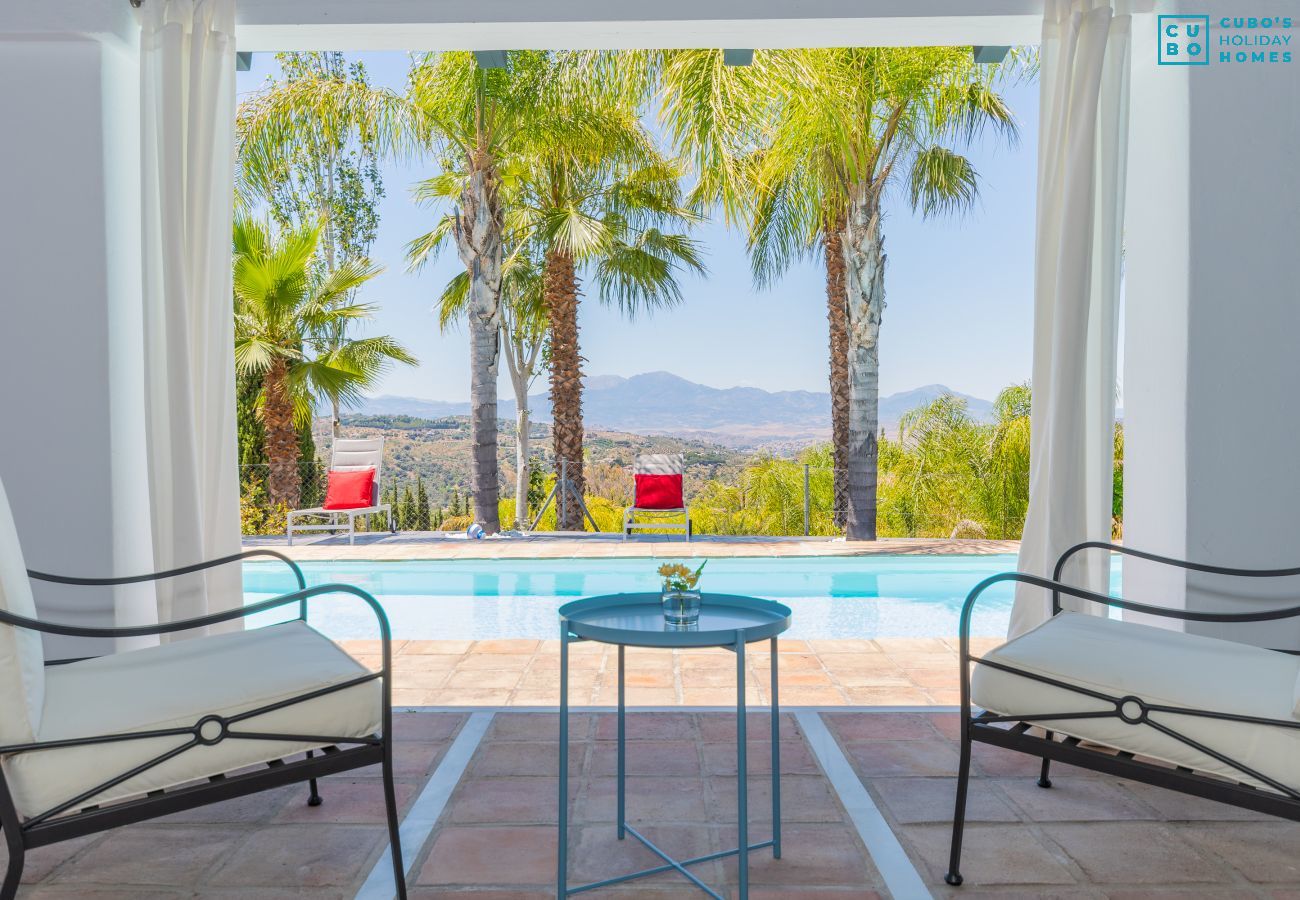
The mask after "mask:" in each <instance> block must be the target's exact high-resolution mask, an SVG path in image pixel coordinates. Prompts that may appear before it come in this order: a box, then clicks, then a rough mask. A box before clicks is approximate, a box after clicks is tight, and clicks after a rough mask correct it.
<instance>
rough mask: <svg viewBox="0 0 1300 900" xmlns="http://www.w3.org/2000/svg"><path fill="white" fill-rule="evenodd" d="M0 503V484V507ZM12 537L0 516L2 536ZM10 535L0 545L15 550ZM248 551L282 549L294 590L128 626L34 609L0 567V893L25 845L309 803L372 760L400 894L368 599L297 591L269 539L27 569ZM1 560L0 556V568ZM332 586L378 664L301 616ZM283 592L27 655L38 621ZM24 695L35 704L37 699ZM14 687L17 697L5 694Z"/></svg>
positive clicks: (388, 745)
mask: <svg viewBox="0 0 1300 900" xmlns="http://www.w3.org/2000/svg"><path fill="white" fill-rule="evenodd" d="M5 505H7V504H4V497H3V493H0V512H4V511H6V510H4V508H3V507H4V506H5ZM0 518H3V519H7V518H8V516H0ZM7 524H9V523H8V522H0V526H3V525H7ZM6 531H8V534H6ZM12 534H13V532H12V528H10V529H5V528H3V527H0V544H5V543H6V538H7V537H9V536H12ZM14 544H16V541H15V542H14V543H10V544H9V546H7V547H0V550H10V551H12V549H13V547H14ZM254 556H269V557H274V558H277V559H280V560H283V561H284V562H285V563H286V564H287V565H288V566H289V567H290V569H291V570H292V571H293V574H294V576H295V578H296V580H297V585H298V589H297V590H295V591H293V592H292V593H288V594H284V595H282V596H279V597H274V598H271V599H268V600H264V601H261V602H259V603H256V604H253V605H249V606H243V607H241V608H238V609H233V610H229V611H226V612H220V613H214V614H212V615H207V616H200V617H197V618H192V619H185V620H181V621H176V622H163V623H159V624H157V625H145V626H138V627H124V628H87V627H82V626H73V625H63V624H56V623H52V622H44V621H40V620H38V619H36V618H35V617H34V607H33V606H32V605H31V602H30V589H29V586H28V585H25V584H20V583H19V579H18V578H16V577H15V575H16V573H15V572H14V571H13V569H12V567H9V568H8V571H0V677H3V678H4V679H5V680H6V681H10V683H11V686H12V685H17V686H19V688H20V691H19V692H18V693H15V692H13V691H10V692H8V693H6V692H4V691H0V709H2V708H3V707H5V706H8V707H9V710H8V712H9V713H12V715H4V716H3V717H0V763H2V764H0V830H3V832H4V838H5V842H6V844H7V846H8V851H9V864H8V869H7V871H6V873H5V877H4V881H3V884H2V885H0V900H9V898H12V897H14V896H15V894H16V892H17V889H18V883H19V880H20V878H21V876H22V871H23V862H24V855H25V853H26V851H27V850H28V849H32V848H35V847H40V846H44V845H47V844H53V843H56V842H59V841H64V840H68V839H71V838H75V837H79V836H82V835H86V834H92V833H96V832H100V831H104V830H106V829H110V828H115V827H117V826H120V825H127V824H130V823H133V822H140V821H144V820H147V819H152V818H156V817H158V816H163V815H167V814H170V813H174V812H178V811H180V810H185V809H191V808H194V807H198V806H203V805H206V804H209V803H216V802H219V801H222V800H229V799H231V798H234V797H241V796H244V795H247V794H253V793H257V792H260V791H265V790H270V789H272V788H276V787H280V786H283V785H287V784H293V783H297V782H303V781H305V782H308V784H309V786H310V791H309V799H308V803H309V804H310V805H312V806H315V805H319V804H320V802H321V798H320V794H319V792H318V790H317V782H316V780H317V779H318V778H320V777H322V776H325V775H332V774H336V773H339V772H345V771H349V770H354V769H359V768H363V767H366V766H371V765H375V764H378V765H379V766H380V768H381V772H382V780H383V790H384V801H385V806H386V810H387V820H388V833H389V846H390V851H391V855H392V864H393V873H394V876H395V883H396V886H397V894H398V896H399V897H401V898H405V896H406V886H405V877H404V874H405V873H404V867H403V864H402V853H401V845H400V841H399V838H398V818H397V805H396V800H395V795H394V786H393V748H392V700H391V690H392V689H391V671H392V669H391V666H392V656H391V649H390V634H389V626H388V620H387V617H386V616H385V614H384V610H383V608H382V607H381V606H380V605H379V602H378V601H377V600H376V599H375V598H374V597H372V596H371V595H370V594H368V593H367V592H365V591H363V590H361V589H360V588H357V587H354V586H352V585H347V584H323V585H317V586H314V587H310V588H309V587H307V586H306V580H305V579H304V577H303V573H302V570H301V569H300V568H299V567H298V566H297V565H296V564H295V563H294V562H293V561H292V560H290V559H288V558H287V557H285V556H283V555H281V554H279V553H276V552H274V551H271V550H250V551H247V552H244V553H239V554H236V555H233V556H227V557H224V558H222V559H216V560H211V561H209V562H204V563H199V564H196V565H191V566H185V567H183V568H178V569H173V570H170V571H166V572H158V573H154V574H150V575H137V576H128V577H124V578H79V577H68V576H59V575H51V574H48V573H44V572H33V571H27V572H25V573H23V574H25V575H26V576H29V577H30V578H31V579H35V580H40V581H49V582H55V583H59V584H70V585H97V586H108V585H121V584H132V583H140V582H148V581H156V580H159V579H163V578H171V577H175V576H178V575H184V574H188V573H192V572H198V571H201V570H203V569H208V568H212V567H214V566H220V565H225V564H230V563H236V562H239V561H242V560H244V559H247V558H249V557H254ZM13 558H14V557H13V555H12V553H9V554H5V553H0V569H4V568H5V565H4V564H5V562H6V560H8V561H12V560H13ZM21 581H22V582H25V581H26V579H25V578H22V579H21ZM23 587H28V593H27V594H25V595H24V594H23ZM328 594H348V595H351V596H354V597H357V598H359V599H360V600H361V601H362V602H364V603H365V604H367V605H368V606H369V607H370V609H371V610H372V611H373V612H374V614H375V618H376V621H377V623H378V626H379V632H380V638H381V642H382V651H383V656H382V667H381V669H380V670H379V671H378V672H371V671H368V670H367V669H365V668H364V667H362V666H361V665H360V664H359V663H357V662H356V661H355V660H353V659H352V658H351V657H349V656H348V655H347V654H346V653H344V652H343V651H342V650H341V649H340V648H339V647H338V646H337V645H335V644H333V642H331V641H329V639H328V638H326V637H324V636H323V635H321V634H320V633H319V632H317V631H315V630H314V629H312V628H310V626H308V625H307V622H306V618H307V608H308V604H309V603H310V601H311V600H312V599H314V598H316V597H320V596H324V595H328ZM295 604H296V605H297V607H298V615H297V617H296V618H294V619H292V620H290V621H288V622H284V623H278V624H275V625H269V626H266V627H263V628H257V629H252V630H247V631H242V632H238V633H231V634H220V635H214V636H210V637H199V638H194V639H192V640H188V641H181V642H177V643H170V644H164V645H160V646H157V647H149V648H146V649H143V650H136V651H130V652H126V653H120V654H114V655H112V656H104V657H91V658H88V659H82V660H72V661H59V662H45V661H44V660H43V659H42V660H36V662H39V663H40V668H39V669H37V668H36V667H35V666H34V656H33V654H34V651H33V648H34V647H35V648H39V647H40V641H39V634H41V633H45V634H59V635H69V636H75V637H90V638H123V637H140V636H147V635H163V634H175V633H177V632H182V631H187V630H192V629H197V628H205V627H208V626H211V625H218V624H221V623H225V622H231V621H234V620H237V619H241V618H244V617H246V616H250V615H254V614H256V613H261V612H266V611H268V610H275V609H280V608H283V607H286V606H292V605H295ZM22 635H37V639H36V640H35V642H31V641H28V640H26V639H25V638H23V637H22ZM15 648H16V650H15ZM35 652H39V649H37V650H36V651H35ZM6 670H8V671H6ZM214 676H220V677H214ZM36 699H39V700H41V701H42V702H40V703H38V704H35V705H33V703H32V701H33V700H36ZM24 700H26V701H27V702H26V705H25V707H21V708H20V707H19V706H17V705H16V704H21V703H22V702H23V701H24ZM24 732H26V733H24Z"/></svg>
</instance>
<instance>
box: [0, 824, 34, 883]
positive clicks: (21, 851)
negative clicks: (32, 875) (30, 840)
mask: <svg viewBox="0 0 1300 900" xmlns="http://www.w3.org/2000/svg"><path fill="white" fill-rule="evenodd" d="M5 830H6V831H9V829H8V828H6V829H5ZM6 843H7V844H8V845H9V867H8V868H7V869H5V880H4V884H3V885H2V886H0V900H14V898H15V897H17V896H18V883H19V882H20V881H22V878H23V862H24V856H25V855H26V852H27V850H26V848H25V847H24V846H23V839H22V837H21V836H20V835H18V834H13V833H11V834H9V835H6Z"/></svg>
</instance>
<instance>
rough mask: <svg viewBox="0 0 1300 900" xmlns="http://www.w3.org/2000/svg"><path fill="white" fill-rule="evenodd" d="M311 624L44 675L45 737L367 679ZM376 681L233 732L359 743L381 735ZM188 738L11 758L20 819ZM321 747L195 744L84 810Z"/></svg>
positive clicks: (174, 717) (238, 706) (130, 725)
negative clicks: (323, 737)
mask: <svg viewBox="0 0 1300 900" xmlns="http://www.w3.org/2000/svg"><path fill="white" fill-rule="evenodd" d="M365 672H366V669H365V668H363V667H362V666H361V665H360V664H359V663H357V662H356V660H354V659H352V657H350V656H348V655H347V654H346V653H344V652H343V651H342V650H341V649H339V647H338V646H337V645H335V644H334V643H333V642H332V641H330V640H329V639H328V638H326V637H324V636H323V635H321V634H320V633H319V632H317V631H315V630H314V629H312V628H311V627H310V626H308V625H306V624H305V623H303V622H297V621H295V622H287V623H284V624H280V625H272V626H268V627H266V628H258V629H254V630H251V631H242V632H237V633H231V634H222V635H215V636H212V637H205V638H196V639H194V640H185V641H176V642H175V643H169V644H163V645H161V646H157V647H149V648H146V649H144V650H135V651H132V652H129V653H119V654H115V655H113V656H104V657H99V658H96V659H90V660H85V661H83V662H78V663H71V664H68V665H61V666H50V667H49V668H48V669H47V670H46V685H45V711H44V716H43V717H42V720H41V727H40V731H39V733H38V736H37V739H38V740H40V741H55V740H61V739H67V738H75V737H88V736H92V735H100V734H113V733H123V732H131V731H148V730H153V729H163V728H174V727H177V726H186V727H188V726H192V725H194V724H195V723H197V722H198V720H199V719H201V718H203V717H204V716H207V715H213V714H216V715H223V716H229V715H232V714H235V713H239V712H242V711H245V710H249V709H254V708H257V707H260V706H265V705H267V704H270V703H274V702H276V701H278V700H282V699H287V698H289V697H292V696H294V695H296V694H303V693H308V692H310V691H312V690H316V689H318V688H322V687H326V686H328V685H331V684H338V683H340V682H344V681H348V680H349V679H353V678H356V677H358V676H360V675H363V674H365ZM380 691H381V687H380V682H379V681H377V680H375V681H368V682H365V683H364V684H360V685H356V686H354V687H350V688H345V689H343V690H340V691H336V692H334V693H331V694H326V695H324V696H321V697H317V698H315V699H312V700H307V701H304V702H302V703H296V704H293V705H290V706H286V707H284V708H283V709H279V710H275V711H273V712H270V713H264V714H262V715H260V716H257V717H256V718H251V719H247V720H245V721H242V722H239V723H237V724H235V725H233V726H232V730H239V731H251V732H263V733H265V732H277V733H284V734H303V735H326V736H334V737H363V736H366V735H370V734H375V733H377V732H378V731H379V719H380ZM189 739H190V738H189V736H188V735H182V736H169V737H160V738H149V739H145V740H130V741H120V742H115V743H108V744H97V745H88V746H82V747H66V748H60V749H54V750H41V751H34V752H29V753H21V754H15V755H12V756H9V757H7V758H6V759H5V760H4V767H5V772H6V774H7V775H8V777H9V785H10V788H11V789H12V791H13V794H14V802H15V803H16V805H17V807H18V811H19V813H21V814H22V815H24V816H33V815H37V814H39V813H42V812H45V811H46V810H47V809H51V808H53V807H55V806H58V805H59V804H61V803H63V802H65V801H67V800H70V799H72V798H73V797H76V796H78V795H80V794H82V793H84V792H85V791H87V790H90V789H91V788H93V787H95V786H96V785H98V784H102V783H103V782H105V781H107V780H109V779H110V778H114V777H116V776H118V775H121V774H123V773H125V772H127V771H129V770H131V769H132V768H134V767H136V766H138V765H140V764H141V763H144V762H147V761H148V760H150V759H152V758H154V757H156V756H158V755H160V754H162V753H165V752H167V750H169V749H171V748H174V747H178V746H180V745H182V744H184V743H186V742H187V741H188V740H189ZM318 746H321V744H320V743H314V744H313V743H293V742H286V741H252V740H243V739H235V738H229V737H228V738H226V739H225V740H222V741H221V742H219V743H217V744H214V745H212V746H196V747H193V748H191V749H189V750H186V751H184V752H183V753H181V754H179V755H178V756H175V757H173V758H172V759H170V760H168V761H167V762H164V763H162V764H161V765H158V766H155V767H154V768H152V769H149V770H147V771H145V772H143V773H141V774H139V775H137V776H135V777H134V778H131V779H130V780H128V781H125V782H123V783H122V784H120V785H118V786H117V787H114V788H111V789H109V790H107V791H105V792H104V793H102V794H100V795H99V796H97V797H94V798H91V799H88V800H86V801H84V802H83V803H81V804H79V806H83V807H84V806H92V805H95V804H103V803H107V802H111V801H113V800H117V799H122V798H124V797H128V796H132V795H138V794H143V793H145V792H147V791H152V790H157V789H160V788H168V787H174V786H176V785H179V784H182V783H184V782H187V781H193V780H195V779H200V778H206V777H208V776H210V775H217V774H221V773H226V772H230V771H232V770H235V769H238V768H240V767H243V766H248V765H252V764H255V763H263V762H267V761H269V760H272V759H278V758H280V757H283V756H288V755H291V754H293V753H296V752H299V751H302V750H307V749H311V748H313V747H318Z"/></svg>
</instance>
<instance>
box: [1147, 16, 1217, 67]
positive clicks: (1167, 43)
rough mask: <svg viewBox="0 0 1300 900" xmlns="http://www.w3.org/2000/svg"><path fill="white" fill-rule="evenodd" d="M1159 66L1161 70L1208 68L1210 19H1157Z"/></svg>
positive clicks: (1157, 59) (1192, 17)
mask: <svg viewBox="0 0 1300 900" xmlns="http://www.w3.org/2000/svg"><path fill="white" fill-rule="evenodd" d="M1156 62H1157V63H1158V64H1160V65H1162V66H1208V65H1209V64H1210V17H1209V16H1160V17H1159V18H1158V19H1157V32H1156Z"/></svg>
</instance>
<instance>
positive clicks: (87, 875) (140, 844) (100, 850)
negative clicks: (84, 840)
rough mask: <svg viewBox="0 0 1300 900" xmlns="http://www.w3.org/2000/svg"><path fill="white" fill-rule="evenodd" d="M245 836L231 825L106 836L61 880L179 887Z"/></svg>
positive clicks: (61, 875) (66, 867)
mask: <svg viewBox="0 0 1300 900" xmlns="http://www.w3.org/2000/svg"><path fill="white" fill-rule="evenodd" d="M243 835H244V832H243V830H242V829H240V828H239V827H237V826H229V825H178V824H169V825H148V826H142V827H140V828H130V829H121V830H118V831H114V832H110V833H109V834H107V835H105V836H104V837H103V839H101V840H100V841H98V842H97V843H95V844H94V845H93V846H91V847H90V848H89V849H88V850H86V851H85V852H83V853H81V854H80V855H79V856H77V857H76V858H75V859H74V860H72V861H71V862H69V863H67V864H66V865H64V866H63V867H61V868H60V869H59V870H58V873H57V880H58V881H59V882H68V883H74V882H75V883H78V884H102V885H172V886H183V885H191V884H197V883H199V882H200V881H202V880H203V879H204V877H205V875H206V873H208V872H209V871H210V870H211V869H213V868H214V867H216V866H218V865H220V864H221V862H222V861H223V860H224V859H227V858H228V857H229V855H230V854H231V852H232V851H233V850H234V849H235V848H236V847H237V846H238V844H239V842H240V841H241V840H242V838H243Z"/></svg>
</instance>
